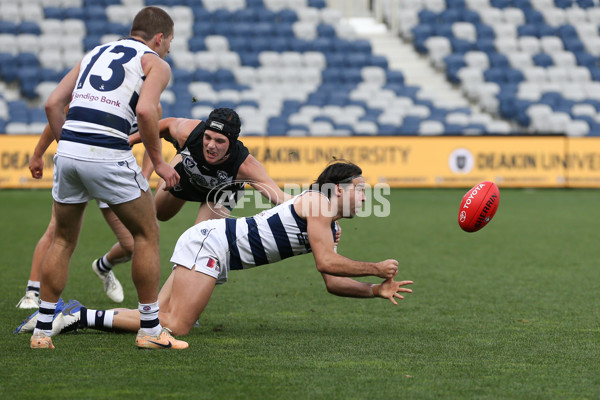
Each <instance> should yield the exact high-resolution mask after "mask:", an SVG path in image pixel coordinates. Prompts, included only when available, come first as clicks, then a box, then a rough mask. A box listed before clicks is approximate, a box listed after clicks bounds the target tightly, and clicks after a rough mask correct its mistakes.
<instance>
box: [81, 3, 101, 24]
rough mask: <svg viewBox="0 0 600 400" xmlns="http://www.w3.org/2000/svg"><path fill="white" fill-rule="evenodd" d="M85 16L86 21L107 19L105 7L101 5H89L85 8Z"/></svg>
mask: <svg viewBox="0 0 600 400" xmlns="http://www.w3.org/2000/svg"><path fill="white" fill-rule="evenodd" d="M83 18H84V19H85V20H86V21H107V18H106V12H105V11H104V7H102V6H99V5H93V6H87V7H84V8H83Z"/></svg>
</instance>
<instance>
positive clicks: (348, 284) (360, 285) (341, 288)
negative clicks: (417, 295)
mask: <svg viewBox="0 0 600 400" xmlns="http://www.w3.org/2000/svg"><path fill="white" fill-rule="evenodd" d="M322 275H323V280H324V281H325V286H327V291H328V292H329V293H331V294H334V295H336V296H343V297H359V298H368V297H381V298H384V299H389V300H390V301H391V302H392V303H394V304H396V305H397V304H398V303H397V302H396V300H395V298H397V299H400V300H402V299H404V296H402V295H401V294H400V292H405V293H412V290H411V289H408V288H404V287H402V286H405V285H410V284H412V283H413V282H412V281H399V282H398V281H394V280H393V279H386V280H384V281H383V282H382V283H379V284H372V283H366V282H359V281H357V280H354V279H352V278H346V277H343V276H334V275H329V274H322Z"/></svg>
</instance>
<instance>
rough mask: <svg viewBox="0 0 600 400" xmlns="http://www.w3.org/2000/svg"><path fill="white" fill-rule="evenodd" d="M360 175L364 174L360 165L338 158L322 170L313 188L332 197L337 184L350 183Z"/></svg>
mask: <svg viewBox="0 0 600 400" xmlns="http://www.w3.org/2000/svg"><path fill="white" fill-rule="evenodd" d="M360 175H362V169H361V168H360V167H359V166H358V165H356V164H354V163H351V162H350V161H346V160H336V161H333V162H332V163H330V164H329V165H328V166H327V167H326V168H325V169H324V170H323V172H321V175H319V177H318V178H317V180H316V181H315V182H313V184H312V186H311V188H312V190H317V191H319V192H321V193H323V194H324V195H326V196H327V197H331V191H332V190H333V187H334V186H335V185H338V184H343V183H350V182H351V181H352V180H353V179H354V178H357V177H359V176H360Z"/></svg>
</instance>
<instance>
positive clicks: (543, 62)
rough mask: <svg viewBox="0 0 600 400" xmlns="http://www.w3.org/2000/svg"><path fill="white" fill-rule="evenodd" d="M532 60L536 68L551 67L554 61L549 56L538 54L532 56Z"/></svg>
mask: <svg viewBox="0 0 600 400" xmlns="http://www.w3.org/2000/svg"><path fill="white" fill-rule="evenodd" d="M532 59H533V63H534V64H535V65H537V66H538V67H544V68H546V67H549V66H551V65H554V60H553V59H552V56H550V54H546V53H538V54H536V55H534V56H533V57H532Z"/></svg>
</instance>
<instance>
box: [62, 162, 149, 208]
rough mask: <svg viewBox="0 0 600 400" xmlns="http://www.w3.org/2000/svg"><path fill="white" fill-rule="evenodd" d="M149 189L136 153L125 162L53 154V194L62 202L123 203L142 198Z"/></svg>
mask: <svg viewBox="0 0 600 400" xmlns="http://www.w3.org/2000/svg"><path fill="white" fill-rule="evenodd" d="M149 188H150V185H149V184H148V181H147V180H146V178H144V176H143V175H142V170H141V168H140V167H139V166H138V165H137V162H136V160H135V157H134V156H133V154H132V155H131V157H129V158H128V159H126V160H124V161H108V162H99V161H86V160H76V159H74V158H69V157H65V156H61V155H58V154H57V155H55V156H54V185H53V186H52V197H53V198H54V200H56V201H57V202H59V203H67V204H77V203H85V202H88V201H90V200H92V199H97V200H100V201H102V202H105V203H107V204H121V203H126V202H128V201H132V200H135V199H137V198H138V197H140V194H141V192H140V191H144V192H145V191H147V190H148V189H149Z"/></svg>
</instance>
